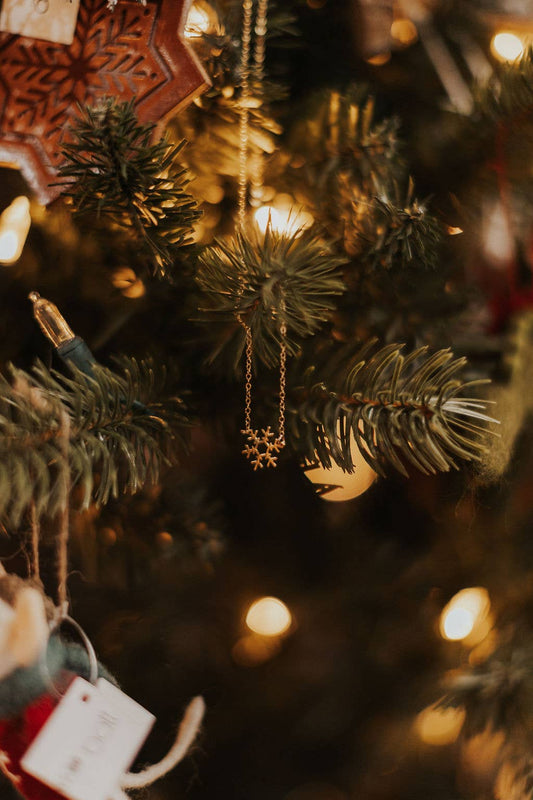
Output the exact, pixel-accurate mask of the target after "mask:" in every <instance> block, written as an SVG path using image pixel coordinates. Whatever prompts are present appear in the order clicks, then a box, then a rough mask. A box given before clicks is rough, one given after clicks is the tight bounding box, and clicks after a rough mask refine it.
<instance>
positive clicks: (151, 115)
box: [0, 0, 208, 203]
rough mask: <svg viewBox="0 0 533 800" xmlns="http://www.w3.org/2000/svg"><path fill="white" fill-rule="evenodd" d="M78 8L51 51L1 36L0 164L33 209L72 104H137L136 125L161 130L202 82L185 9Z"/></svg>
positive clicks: (47, 45) (42, 196) (123, 4)
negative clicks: (19, 183)
mask: <svg viewBox="0 0 533 800" xmlns="http://www.w3.org/2000/svg"><path fill="white" fill-rule="evenodd" d="M115 5H116V8H115V9H114V11H110V10H109V8H108V0H81V3H80V9H79V13H78V18H77V23H76V29H75V33H74V41H73V42H72V44H71V45H63V44H56V43H54V42H50V41H45V40H43V39H33V38H30V37H27V36H19V35H14V34H10V33H6V32H0V162H1V163H3V164H8V165H14V166H18V167H19V168H20V169H21V171H22V173H23V175H24V177H25V178H26V180H27V182H28V183H29V185H30V186H31V188H32V189H33V190H34V191H35V193H36V195H37V199H38V200H39V201H40V202H43V203H47V202H50V201H51V200H53V199H54V198H55V197H57V196H58V195H59V193H60V188H59V187H57V186H51V185H50V184H51V183H52V182H53V181H54V180H55V179H56V175H57V168H58V166H59V164H60V163H61V160H62V156H61V147H62V145H63V142H64V141H65V139H66V137H67V136H68V125H69V123H70V122H71V120H72V118H73V117H75V116H76V113H77V105H78V104H85V105H91V106H94V105H96V104H97V103H98V101H99V100H101V99H103V98H105V97H113V98H115V99H116V100H119V101H124V100H131V99H132V98H135V107H136V111H137V115H138V117H139V120H140V121H141V122H160V121H163V120H164V118H165V117H167V116H169V115H170V114H171V113H173V112H174V111H176V110H177V109H178V108H179V107H180V106H183V105H185V104H186V103H187V102H190V101H191V100H192V99H193V98H194V97H196V96H197V95H198V94H200V92H202V91H203V90H204V89H205V87H206V86H207V83H208V81H207V78H206V75H205V73H204V71H203V70H202V67H201V66H200V64H199V62H198V61H197V59H196V57H195V55H194V54H193V52H192V50H191V48H190V47H189V45H188V44H187V42H186V41H185V40H184V39H182V38H181V37H182V34H183V30H184V27H185V22H186V19H187V14H188V11H189V7H190V5H191V0H148V1H147V2H146V5H143V4H141V3H139V2H134V1H133V0H131V1H129V0H120V1H119V2H117V3H116V4H115Z"/></svg>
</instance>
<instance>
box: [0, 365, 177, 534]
mask: <svg viewBox="0 0 533 800" xmlns="http://www.w3.org/2000/svg"><path fill="white" fill-rule="evenodd" d="M12 371H13V374H14V377H15V382H14V384H13V386H11V385H10V384H8V382H7V381H6V380H5V379H4V378H2V379H1V381H2V392H1V396H0V404H1V410H0V454H1V455H0V515H1V516H2V517H3V519H4V520H5V521H7V522H8V523H9V524H11V525H18V524H19V523H20V521H21V519H22V517H23V515H24V514H25V513H26V511H27V510H28V508H29V506H30V504H32V503H35V508H36V512H37V514H38V516H41V515H43V514H48V515H51V514H55V513H56V512H58V511H59V510H60V508H61V506H62V505H63V504H64V502H65V494H64V487H65V485H68V486H70V487H76V486H77V487H79V488H80V490H81V493H80V495H79V496H80V497H81V499H80V505H81V506H82V507H86V506H87V505H88V504H89V502H91V501H92V500H94V501H95V502H96V503H98V504H103V503H106V502H107V501H108V500H109V498H110V497H112V496H113V497H114V496H117V494H118V493H119V492H124V491H126V492H134V491H137V490H138V489H139V488H140V487H142V486H143V485H145V484H146V483H154V482H155V481H157V479H158V476H159V472H160V469H161V466H162V464H163V463H165V462H168V459H169V456H170V455H171V451H170V444H171V441H172V439H173V438H174V437H175V436H176V435H177V436H178V437H179V439H181V438H182V437H181V435H180V433H179V428H180V427H183V425H184V424H185V419H184V417H183V416H182V414H181V413H180V411H179V404H178V403H177V402H176V401H171V402H170V403H168V404H166V405H161V404H160V403H154V402H152V398H153V396H154V394H155V391H156V386H155V380H154V371H153V367H152V366H151V364H150V363H148V362H146V363H142V362H141V363H137V362H136V361H133V360H123V361H122V362H121V374H119V373H117V372H112V371H111V370H109V369H106V368H105V367H102V366H99V365H97V366H95V367H94V375H93V376H92V377H89V376H87V375H85V374H83V373H81V372H79V371H76V372H75V373H74V375H73V377H70V378H69V377H65V376H64V375H61V374H59V373H57V372H54V371H49V370H47V369H46V368H45V367H44V366H43V365H42V364H37V366H36V367H35V368H34V369H33V371H32V373H31V374H27V373H24V372H22V371H20V370H15V369H13V370H12ZM140 403H141V404H144V405H145V409H143V407H142V406H140V405H139V404H140ZM65 412H66V413H67V415H68V419H69V425H68V427H69V430H68V439H67V438H66V436H65V434H64V427H65V426H64V422H63V419H64V417H63V415H64V413H65ZM96 474H97V475H98V478H96V477H95V476H96Z"/></svg>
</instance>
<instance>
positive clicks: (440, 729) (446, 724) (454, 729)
mask: <svg viewBox="0 0 533 800" xmlns="http://www.w3.org/2000/svg"><path fill="white" fill-rule="evenodd" d="M464 718H465V712H464V711H463V709H462V708H441V707H439V706H438V705H437V704H436V703H434V704H433V705H432V706H428V708H425V709H424V710H423V711H421V712H420V714H419V715H418V716H417V718H416V722H415V728H416V732H417V733H418V735H419V736H420V738H421V739H422V741H423V742H425V743H426V744H432V745H437V746H439V745H440V746H442V745H445V744H451V743H452V742H455V740H456V739H457V737H458V736H459V733H460V731H461V728H462V726H463V722H464Z"/></svg>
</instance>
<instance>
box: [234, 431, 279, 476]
mask: <svg viewBox="0 0 533 800" xmlns="http://www.w3.org/2000/svg"><path fill="white" fill-rule="evenodd" d="M241 433H242V434H243V435H244V436H246V440H247V442H248V444H246V445H245V446H244V450H243V451H242V452H243V455H245V456H246V458H247V459H248V460H249V461H250V462H251V464H252V467H253V468H254V472H255V470H257V469H263V467H276V466H277V463H278V457H277V455H276V453H279V452H280V450H283V448H284V447H285V442H284V440H283V439H281V438H280V437H279V436H276V435H275V433H274V431H273V430H271V428H270V425H269V426H268V428H262V429H261V434H259V431H258V430H256V431H253V430H252V429H251V428H248V429H246V430H242V431H241Z"/></svg>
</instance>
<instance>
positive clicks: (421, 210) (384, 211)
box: [354, 180, 442, 270]
mask: <svg viewBox="0 0 533 800" xmlns="http://www.w3.org/2000/svg"><path fill="white" fill-rule="evenodd" d="M413 195H414V186H413V182H412V180H409V187H408V190H407V196H406V198H405V202H404V203H403V204H400V203H399V201H398V200H390V199H389V198H388V197H387V196H386V195H383V196H381V197H375V198H374V200H373V202H372V203H371V205H370V208H369V209H368V210H367V213H366V214H364V213H363V214H362V215H361V214H360V213H359V209H358V206H359V203H358V201H355V202H354V206H355V208H354V222H355V226H354V227H355V230H354V237H355V238H357V236H358V235H359V236H360V238H361V239H362V242H361V245H362V254H361V260H363V261H364V262H365V263H367V264H368V265H369V266H370V267H371V268H373V269H375V268H383V269H387V270H390V269H407V268H415V269H436V267H437V266H438V263H439V245H440V243H441V241H442V226H441V224H440V223H439V222H438V220H437V219H436V218H435V217H434V216H433V215H432V214H431V213H430V212H429V211H428V209H427V205H426V203H424V202H420V201H418V200H417V199H416V198H415V197H414V196H413ZM359 226H362V230H361V231H359V232H358V231H357V227H359ZM365 245H366V246H365ZM358 249H359V247H356V251H357V250H358Z"/></svg>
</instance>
